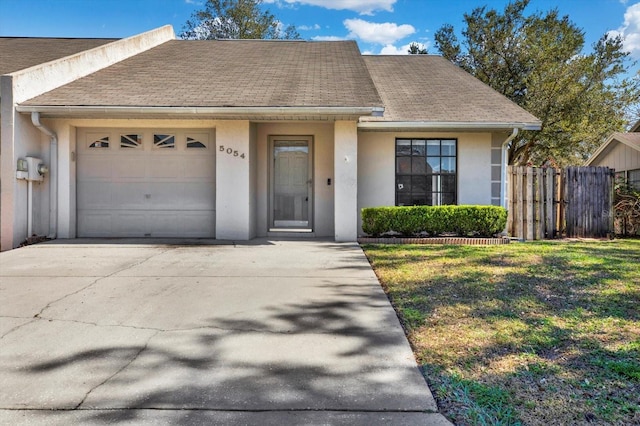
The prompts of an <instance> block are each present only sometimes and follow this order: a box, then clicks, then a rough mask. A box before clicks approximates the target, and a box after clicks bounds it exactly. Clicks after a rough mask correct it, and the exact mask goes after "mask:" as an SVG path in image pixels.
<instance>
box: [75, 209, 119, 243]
mask: <svg viewBox="0 0 640 426" xmlns="http://www.w3.org/2000/svg"><path fill="white" fill-rule="evenodd" d="M112 228H113V226H112V215H111V213H96V212H91V211H89V212H87V211H82V210H79V211H78V234H79V235H81V236H85V237H109V236H112V235H111V232H112Z"/></svg>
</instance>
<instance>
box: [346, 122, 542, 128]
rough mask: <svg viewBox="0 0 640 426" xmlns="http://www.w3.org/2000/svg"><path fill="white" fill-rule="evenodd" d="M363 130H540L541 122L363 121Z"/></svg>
mask: <svg viewBox="0 0 640 426" xmlns="http://www.w3.org/2000/svg"><path fill="white" fill-rule="evenodd" d="M358 128H359V129H363V130H390V129H400V130H507V129H514V128H518V129H521V130H540V129H541V128H542V124H541V123H540V122H481V121H467V122H463V121H449V122H447V121H361V122H360V123H358Z"/></svg>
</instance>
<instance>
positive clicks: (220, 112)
mask: <svg viewBox="0 0 640 426" xmlns="http://www.w3.org/2000/svg"><path fill="white" fill-rule="evenodd" d="M16 110H17V111H18V112H21V113H32V112H39V113H40V114H42V116H43V117H74V116H83V117H86V116H106V117H109V116H114V115H127V116H130V117H136V116H139V117H144V116H149V115H163V114H166V115H172V116H176V115H177V116H184V117H185V118H187V117H198V118H205V117H206V118H217V117H220V118H224V117H237V116H247V117H270V116H310V115H322V116H336V117H339V116H381V115H382V114H383V113H384V107H379V106H367V107H350V106H349V107H330V106H327V107H324V106H321V107H319V106H292V107H275V106H274V107H233V106H223V107H173V106H160V107H151V106H52V105H18V106H16Z"/></svg>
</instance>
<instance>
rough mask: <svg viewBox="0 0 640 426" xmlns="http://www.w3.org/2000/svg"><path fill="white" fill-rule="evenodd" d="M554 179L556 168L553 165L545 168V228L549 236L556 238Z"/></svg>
mask: <svg viewBox="0 0 640 426" xmlns="http://www.w3.org/2000/svg"><path fill="white" fill-rule="evenodd" d="M554 179H555V170H554V169H552V168H551V167H547V168H546V169H545V207H546V209H547V212H546V215H545V219H546V220H545V229H546V236H547V238H554V237H555V236H556V230H555V222H556V220H555V219H556V217H555V209H554V206H555V204H554V202H555V197H554V190H553V189H554V187H555V186H554Z"/></svg>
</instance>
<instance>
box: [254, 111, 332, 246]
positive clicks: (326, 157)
mask: <svg viewBox="0 0 640 426" xmlns="http://www.w3.org/2000/svg"><path fill="white" fill-rule="evenodd" d="M288 135H297V136H313V162H314V164H313V170H314V182H313V195H314V197H313V199H314V205H313V208H314V212H313V218H314V226H313V230H314V232H315V235H316V236H318V237H333V233H334V214H333V209H334V204H333V185H334V179H333V123H313V122H309V123H257V140H256V142H257V144H256V145H257V158H258V161H257V162H256V165H257V174H256V176H257V191H256V200H257V213H256V218H257V220H256V233H257V236H266V235H267V231H268V227H269V210H268V209H269V168H268V167H269V166H268V165H269V156H270V154H269V136H288ZM327 179H331V185H328V184H327Z"/></svg>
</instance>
